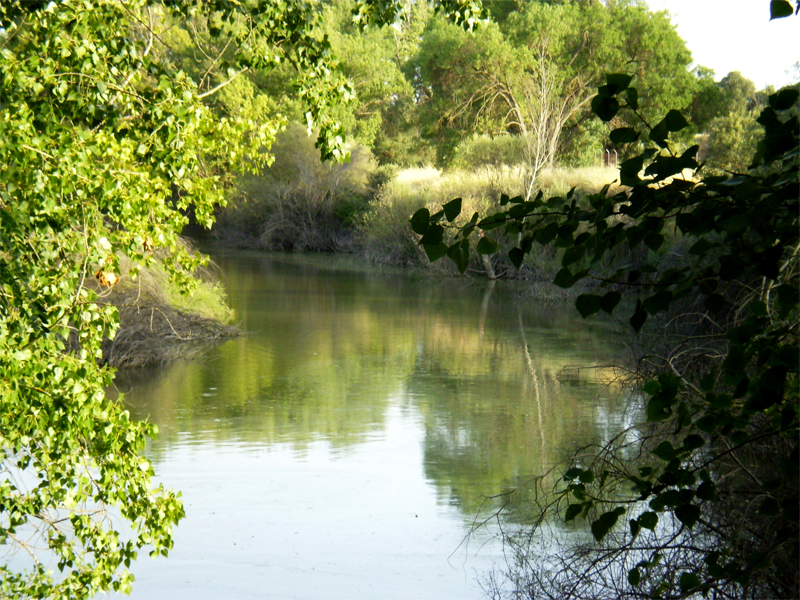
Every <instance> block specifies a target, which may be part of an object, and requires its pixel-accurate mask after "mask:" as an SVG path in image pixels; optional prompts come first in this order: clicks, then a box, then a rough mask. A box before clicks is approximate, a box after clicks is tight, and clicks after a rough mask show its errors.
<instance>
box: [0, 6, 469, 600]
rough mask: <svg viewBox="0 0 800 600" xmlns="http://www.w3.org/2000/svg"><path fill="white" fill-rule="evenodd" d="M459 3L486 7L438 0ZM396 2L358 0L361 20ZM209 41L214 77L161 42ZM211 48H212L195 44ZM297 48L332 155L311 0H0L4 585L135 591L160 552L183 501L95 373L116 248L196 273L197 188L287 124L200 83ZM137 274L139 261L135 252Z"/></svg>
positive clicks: (298, 79) (329, 84)
mask: <svg viewBox="0 0 800 600" xmlns="http://www.w3.org/2000/svg"><path fill="white" fill-rule="evenodd" d="M440 4H441V5H442V7H443V8H444V9H445V10H446V11H448V12H449V14H451V16H452V18H453V19H454V20H456V21H457V22H460V23H461V24H463V25H466V26H470V25H471V24H472V23H474V22H475V20H476V19H477V18H479V17H480V13H479V10H478V8H477V7H475V6H473V3H471V2H467V1H465V0H443V1H442V2H441V3H440ZM397 8H398V7H397V6H396V4H395V3H394V2H391V1H389V0H363V1H362V2H359V3H357V4H356V6H355V9H354V10H355V13H354V18H355V19H356V20H357V22H358V23H360V24H367V23H369V22H374V23H386V22H391V21H392V20H393V19H394V16H395V14H396V11H397ZM175 18H178V19H181V20H183V21H182V22H184V23H186V22H188V21H191V22H192V23H193V24H194V25H196V27H197V31H203V32H207V35H208V37H209V39H218V40H220V43H218V44H216V47H218V48H221V49H222V51H220V52H219V54H217V55H214V56H212V55H209V56H208V64H209V65H210V66H213V67H214V72H213V77H211V76H209V77H207V78H205V79H203V78H200V79H199V80H196V79H195V78H193V77H191V76H190V75H189V74H188V73H187V72H186V71H184V70H182V69H181V68H180V66H179V65H178V64H177V59H176V53H174V52H172V51H171V49H170V48H169V46H168V44H169V32H167V31H165V30H164V28H163V27H162V26H161V25H160V24H161V23H164V22H166V21H168V20H170V19H175ZM204 47H208V46H204ZM284 62H287V63H289V64H290V65H291V66H292V67H293V68H294V72H293V81H294V94H295V95H296V96H297V98H299V100H300V101H301V102H302V103H303V105H304V106H305V112H304V118H305V121H306V124H307V125H308V126H309V128H314V129H315V130H316V131H318V138H317V147H318V149H319V150H320V153H321V155H322V157H323V158H335V157H342V156H343V153H344V152H343V132H342V129H341V126H339V125H338V124H337V123H336V122H335V120H334V118H333V117H332V114H331V107H332V105H333V104H335V103H336V102H339V101H342V100H346V99H347V98H348V97H349V96H350V95H351V88H350V87H349V85H348V84H347V82H346V80H345V79H344V78H343V77H342V76H340V75H338V74H337V73H336V71H335V64H334V62H333V60H332V56H331V51H330V43H329V41H328V39H327V38H326V37H325V35H324V33H323V32H322V24H321V21H320V14H319V13H318V12H317V11H316V9H315V5H314V3H313V2H305V1H304V0H291V1H284V2H256V1H252V2H250V1H243V2H205V1H204V0H197V1H192V0H170V1H165V2H152V1H147V0H53V1H51V2H48V1H45V0H6V1H4V2H2V4H0V453H1V454H0V473H2V474H1V475H0V552H2V553H3V555H4V561H3V564H2V565H0V595H2V596H3V597H35V598H43V597H59V598H73V597H91V596H93V595H95V594H96V593H98V592H99V591H103V590H110V589H114V590H122V591H127V590H129V589H130V585H131V581H132V575H131V574H130V572H129V571H128V567H129V566H130V564H131V561H132V560H134V559H135V558H136V557H137V554H138V553H139V551H140V550H141V549H143V548H148V549H149V550H150V552H151V554H165V555H166V554H167V553H168V551H169V550H170V548H171V547H172V544H173V541H172V527H173V525H174V524H175V523H177V522H178V521H179V520H180V519H181V518H182V517H183V516H184V510H183V506H182V504H181V502H180V499H179V497H178V494H176V493H174V492H172V491H168V490H165V489H164V488H163V487H161V486H160V485H158V486H156V485H154V484H153V482H152V476H153V469H152V467H151V465H150V464H149V462H148V461H147V460H146V459H145V458H143V457H142V456H140V451H141V450H142V448H143V444H144V442H145V439H146V438H147V436H151V435H153V434H154V433H155V430H154V428H153V427H152V426H151V425H149V424H147V423H138V422H134V421H132V420H131V418H130V415H129V414H128V412H127V411H126V410H125V408H124V404H121V403H116V402H112V401H110V400H109V399H108V398H106V396H105V392H104V389H105V388H106V387H107V386H108V385H109V384H110V383H111V381H112V377H113V371H112V370H111V369H109V368H107V367H106V366H104V365H102V364H101V357H102V354H101V343H102V341H103V338H104V337H111V336H113V335H114V332H115V330H116V329H117V326H118V316H117V312H116V310H115V309H114V308H113V307H111V306H108V305H107V304H105V303H103V302H102V296H103V295H104V294H105V293H106V290H107V289H108V288H109V287H111V286H113V285H114V284H115V283H116V282H117V281H118V279H119V276H120V272H119V256H120V253H124V254H125V255H127V256H128V257H129V258H130V259H131V260H132V262H133V263H134V264H147V263H148V261H149V260H151V258H152V255H153V252H154V251H155V250H157V249H158V248H167V249H169V250H170V252H171V253H170V255H169V257H168V258H167V259H166V266H167V268H168V269H169V270H170V272H171V273H172V274H173V276H174V277H176V278H177V279H179V280H181V281H184V282H185V283H186V285H187V286H188V285H190V273H191V272H192V270H193V269H194V268H195V266H196V265H197V264H198V262H199V259H198V258H197V257H194V256H190V255H188V254H186V252H184V251H182V250H181V248H180V247H179V246H178V244H177V236H178V233H179V232H180V230H181V228H182V226H183V224H184V223H185V222H186V217H185V216H184V213H185V210H186V209H187V208H188V207H189V206H192V207H193V208H194V213H195V215H196V217H197V220H198V221H199V222H200V223H201V224H204V225H209V224H210V223H211V221H212V218H213V207H214V205H215V203H223V202H224V196H223V194H222V191H221V189H220V187H219V185H218V184H219V172H220V169H221V167H222V168H224V169H228V168H242V169H246V168H257V167H258V166H260V165H262V164H264V163H265V162H266V161H268V156H269V155H268V154H267V153H265V152H263V150H264V149H265V148H268V147H269V145H270V143H271V142H272V140H273V139H274V135H275V133H276V131H277V129H278V128H279V126H280V125H281V120H280V117H279V116H277V115H276V116H273V117H271V118H267V119H264V120H261V121H256V120H253V119H250V118H248V117H250V116H252V115H247V114H244V115H241V114H240V115H236V114H231V115H229V116H225V117H220V116H218V115H217V114H216V113H215V112H214V111H212V110H210V109H209V108H208V107H207V106H206V104H205V103H204V101H206V100H207V99H208V98H211V97H212V96H213V94H215V93H219V92H220V91H221V90H223V89H225V88H226V86H230V85H233V84H234V82H236V81H237V78H238V77H240V76H241V75H243V74H245V73H247V72H248V71H250V70H253V69H262V70H269V69H270V68H272V67H274V66H275V65H281V64H283V63H284ZM134 274H135V269H134Z"/></svg>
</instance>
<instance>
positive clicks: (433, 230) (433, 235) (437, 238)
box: [419, 225, 446, 256]
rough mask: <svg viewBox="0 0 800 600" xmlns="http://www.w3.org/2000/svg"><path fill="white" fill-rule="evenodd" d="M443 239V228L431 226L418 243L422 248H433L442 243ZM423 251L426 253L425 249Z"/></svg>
mask: <svg viewBox="0 0 800 600" xmlns="http://www.w3.org/2000/svg"><path fill="white" fill-rule="evenodd" d="M443 239H444V227H442V226H441V225H431V226H429V227H428V229H427V231H425V235H423V236H422V238H420V240H419V243H420V244H422V245H423V246H433V245H436V244H440V243H442V240H443ZM445 248H446V246H445ZM425 251H426V252H427V249H426V250H425ZM445 252H446V250H445ZM442 256H444V254H442Z"/></svg>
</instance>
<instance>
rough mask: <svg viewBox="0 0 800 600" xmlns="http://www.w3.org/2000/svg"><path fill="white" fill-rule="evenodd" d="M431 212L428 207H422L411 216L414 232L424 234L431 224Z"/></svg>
mask: <svg viewBox="0 0 800 600" xmlns="http://www.w3.org/2000/svg"><path fill="white" fill-rule="evenodd" d="M430 217H431V213H430V211H429V210H428V209H427V208H420V209H419V210H418V211H417V212H415V213H414V215H413V216H412V217H411V229H412V230H413V231H414V233H417V234H419V235H423V234H424V233H425V232H426V231H427V230H428V226H429V225H430Z"/></svg>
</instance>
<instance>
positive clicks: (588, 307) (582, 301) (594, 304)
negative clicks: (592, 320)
mask: <svg viewBox="0 0 800 600" xmlns="http://www.w3.org/2000/svg"><path fill="white" fill-rule="evenodd" d="M601 300H602V298H601V297H600V296H597V295H595V294H581V295H580V296H578V298H577V299H576V300H575V308H577V309H578V312H579V313H580V314H581V316H582V317H583V318H584V319H585V318H587V317H590V316H591V315H593V314H595V313H596V312H598V311H599V310H600V309H601V306H600V303H601Z"/></svg>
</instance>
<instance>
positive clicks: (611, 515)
mask: <svg viewBox="0 0 800 600" xmlns="http://www.w3.org/2000/svg"><path fill="white" fill-rule="evenodd" d="M623 514H625V509H624V508H622V507H621V506H620V507H617V508H615V509H614V510H610V511H608V512H605V513H603V514H602V515H600V517H599V518H598V519H597V520H596V521H592V535H593V536H594V539H595V540H597V541H598V542H600V541H602V540H603V538H604V537H605V536H606V535H607V534H608V532H609V531H610V530H611V528H612V527H614V525H615V524H616V523H617V519H619V517H620V515H623Z"/></svg>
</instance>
